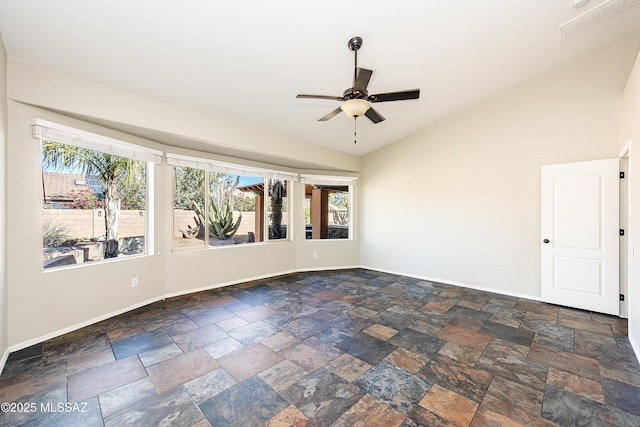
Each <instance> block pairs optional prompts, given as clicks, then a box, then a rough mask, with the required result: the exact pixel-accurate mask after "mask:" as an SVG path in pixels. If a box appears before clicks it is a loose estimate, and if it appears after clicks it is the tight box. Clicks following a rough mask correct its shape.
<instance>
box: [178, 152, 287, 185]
mask: <svg viewBox="0 0 640 427" xmlns="http://www.w3.org/2000/svg"><path fill="white" fill-rule="evenodd" d="M166 157H167V163H168V164H169V165H171V166H184V167H191V168H197V169H204V170H210V171H213V172H220V173H228V174H233V175H242V176H257V177H261V178H271V179H282V180H289V181H297V180H298V174H297V173H296V172H289V171H283V170H277V169H268V168H263V167H257V166H246V165H242V164H238V163H229V162H222V161H219V160H213V159H206V158H204V157H193V156H185V155H182V154H175V153H166Z"/></svg>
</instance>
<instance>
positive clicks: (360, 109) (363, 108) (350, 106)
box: [340, 99, 371, 117]
mask: <svg viewBox="0 0 640 427" xmlns="http://www.w3.org/2000/svg"><path fill="white" fill-rule="evenodd" d="M369 108H371V105H369V103H368V102H367V101H365V100H364V99H349V100H348V101H344V102H343V103H342V105H341V106H340V109H341V110H342V111H344V113H345V114H346V115H347V116H349V117H360V116H362V115H364V113H366V112H367V110H368V109H369Z"/></svg>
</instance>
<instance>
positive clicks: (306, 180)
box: [300, 174, 358, 242]
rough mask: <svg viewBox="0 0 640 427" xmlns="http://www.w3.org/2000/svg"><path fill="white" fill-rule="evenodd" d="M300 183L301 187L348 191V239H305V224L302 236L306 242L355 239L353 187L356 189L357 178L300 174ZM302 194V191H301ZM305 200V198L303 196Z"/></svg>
mask: <svg viewBox="0 0 640 427" xmlns="http://www.w3.org/2000/svg"><path fill="white" fill-rule="evenodd" d="M300 181H301V183H302V185H303V186H305V185H306V184H312V185H319V186H345V187H348V189H349V209H348V215H349V231H348V237H347V238H346V239H344V238H326V239H323V238H320V239H314V238H311V239H306V232H307V230H306V224H303V227H305V228H304V230H303V231H304V235H305V240H308V241H332V242H336V241H341V240H354V239H355V228H354V227H355V223H354V215H353V212H354V200H355V198H354V194H355V187H356V183H357V181H358V177H357V176H344V175H318V174H300ZM303 192H304V190H303ZM305 198H306V196H305ZM304 205H305V204H304V203H303V209H304Z"/></svg>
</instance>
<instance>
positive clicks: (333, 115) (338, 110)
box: [318, 107, 342, 122]
mask: <svg viewBox="0 0 640 427" xmlns="http://www.w3.org/2000/svg"><path fill="white" fill-rule="evenodd" d="M340 112H342V109H340V107H338V108H336V109H335V110H333V111H332V112H330V113H329V114H327V115H326V116H324V117H320V118H319V119H318V121H319V122H326V121H327V120H329V119H331V118H333V117H335V116H337V115H338V114H340Z"/></svg>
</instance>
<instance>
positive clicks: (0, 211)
mask: <svg viewBox="0 0 640 427" xmlns="http://www.w3.org/2000/svg"><path fill="white" fill-rule="evenodd" d="M6 69H7V53H6V52H5V49H4V42H3V40H2V35H0V371H2V367H3V366H4V363H5V360H6V357H7V355H8V352H7V351H8V338H7V337H8V326H7V264H6V254H7V252H6V249H7V237H6V236H7V234H6V218H7V216H6V212H7V196H6V195H7V191H6V147H7V74H6Z"/></svg>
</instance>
